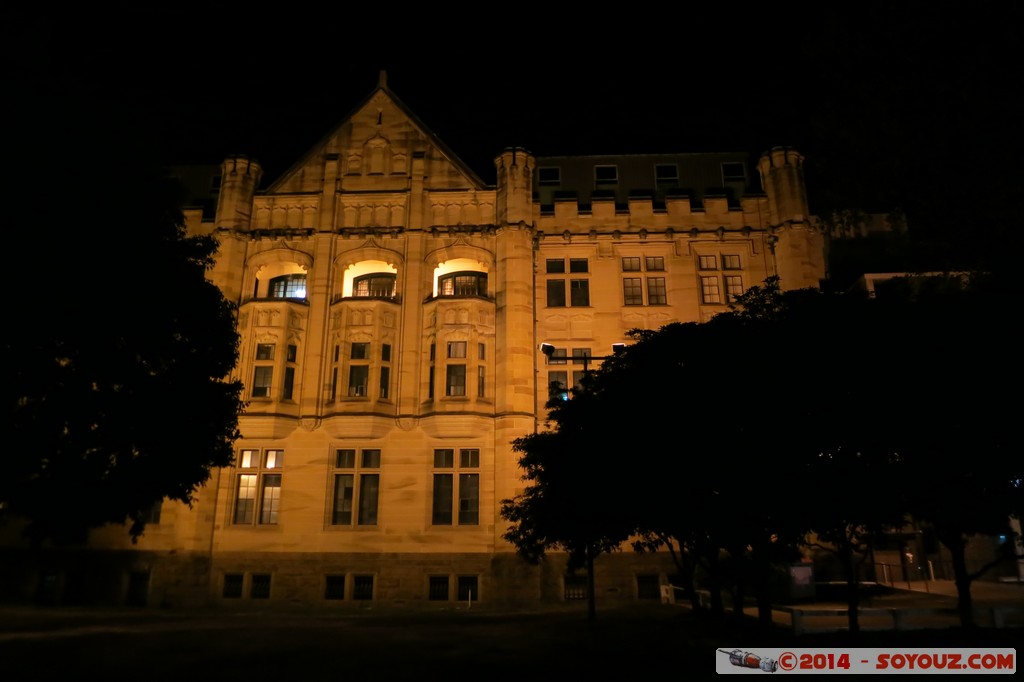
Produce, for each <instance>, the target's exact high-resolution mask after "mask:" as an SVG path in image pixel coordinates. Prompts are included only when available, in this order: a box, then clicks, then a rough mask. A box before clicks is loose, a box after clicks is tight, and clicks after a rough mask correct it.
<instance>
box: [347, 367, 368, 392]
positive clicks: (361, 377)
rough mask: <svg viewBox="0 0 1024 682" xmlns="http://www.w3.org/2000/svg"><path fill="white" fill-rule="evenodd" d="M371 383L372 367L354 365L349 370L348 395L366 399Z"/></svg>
mask: <svg viewBox="0 0 1024 682" xmlns="http://www.w3.org/2000/svg"><path fill="white" fill-rule="evenodd" d="M369 381H370V367H369V366H368V365H352V367H350V368H349V370H348V394H349V395H350V396H353V397H365V396H366V386H367V384H368V383H369Z"/></svg>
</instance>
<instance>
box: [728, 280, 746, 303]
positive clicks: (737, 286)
mask: <svg viewBox="0 0 1024 682" xmlns="http://www.w3.org/2000/svg"><path fill="white" fill-rule="evenodd" d="M725 293H726V295H728V297H729V300H730V301H735V300H736V297H737V296H739V295H740V294H742V293H743V278H742V277H740V276H739V275H727V276H726V278H725Z"/></svg>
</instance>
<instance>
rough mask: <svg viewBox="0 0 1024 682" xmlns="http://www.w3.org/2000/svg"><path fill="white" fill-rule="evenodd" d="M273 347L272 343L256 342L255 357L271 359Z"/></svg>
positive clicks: (272, 357)
mask: <svg viewBox="0 0 1024 682" xmlns="http://www.w3.org/2000/svg"><path fill="white" fill-rule="evenodd" d="M274 348H275V344H273V343H257V344H256V359H257V360H273V359H274Z"/></svg>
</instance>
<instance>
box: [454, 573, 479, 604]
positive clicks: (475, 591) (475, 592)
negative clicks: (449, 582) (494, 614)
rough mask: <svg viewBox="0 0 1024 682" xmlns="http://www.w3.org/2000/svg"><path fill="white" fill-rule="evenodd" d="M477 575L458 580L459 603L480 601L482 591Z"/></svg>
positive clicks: (465, 576) (464, 576) (462, 576)
mask: <svg viewBox="0 0 1024 682" xmlns="http://www.w3.org/2000/svg"><path fill="white" fill-rule="evenodd" d="M476 583H477V581H476V576H475V575H460V576H459V577H458V580H457V585H458V589H459V594H458V598H459V601H480V589H479V588H478V587H477V584H476Z"/></svg>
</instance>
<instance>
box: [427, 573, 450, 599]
mask: <svg viewBox="0 0 1024 682" xmlns="http://www.w3.org/2000/svg"><path fill="white" fill-rule="evenodd" d="M449 582H450V581H449V580H448V576H446V575H432V576H430V587H429V591H428V596H427V599H429V600H430V601H448V584H449Z"/></svg>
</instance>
